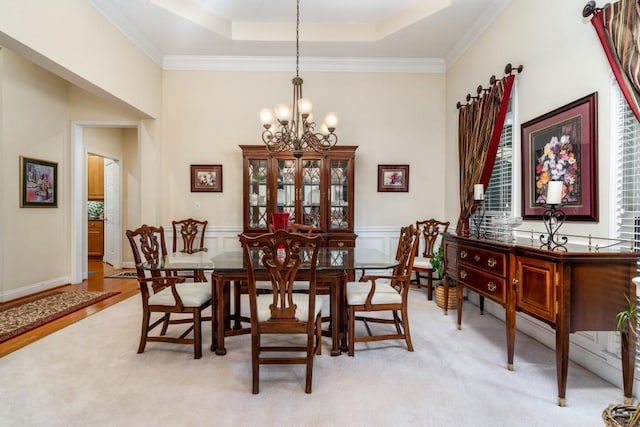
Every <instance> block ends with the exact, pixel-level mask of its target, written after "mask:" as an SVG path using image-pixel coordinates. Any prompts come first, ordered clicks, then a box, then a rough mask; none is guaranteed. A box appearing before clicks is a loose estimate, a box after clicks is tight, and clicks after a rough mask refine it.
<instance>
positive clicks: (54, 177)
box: [20, 156, 58, 208]
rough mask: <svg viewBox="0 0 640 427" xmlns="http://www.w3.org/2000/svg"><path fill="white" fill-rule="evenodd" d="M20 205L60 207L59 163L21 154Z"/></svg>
mask: <svg viewBox="0 0 640 427" xmlns="http://www.w3.org/2000/svg"><path fill="white" fill-rule="evenodd" d="M20 207H21V208H57V207H58V163H55V162H48V161H46V160H38V159H30V158H28V157H23V156H20Z"/></svg>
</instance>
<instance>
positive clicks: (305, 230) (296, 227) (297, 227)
mask: <svg viewBox="0 0 640 427" xmlns="http://www.w3.org/2000/svg"><path fill="white" fill-rule="evenodd" d="M267 228H268V229H269V233H274V232H275V231H276V229H275V227H274V226H273V224H271V223H269V225H268V226H267ZM287 231H289V232H290V233H301V234H308V235H311V234H313V225H308V224H300V223H297V222H290V223H289V224H288V225H287Z"/></svg>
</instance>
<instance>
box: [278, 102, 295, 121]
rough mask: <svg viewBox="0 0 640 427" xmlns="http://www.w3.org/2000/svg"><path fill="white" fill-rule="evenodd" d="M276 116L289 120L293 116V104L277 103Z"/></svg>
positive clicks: (281, 119)
mask: <svg viewBox="0 0 640 427" xmlns="http://www.w3.org/2000/svg"><path fill="white" fill-rule="evenodd" d="M275 110H276V117H277V118H278V120H280V121H281V122H288V121H289V119H290V118H291V105H289V104H278V105H276V109H275Z"/></svg>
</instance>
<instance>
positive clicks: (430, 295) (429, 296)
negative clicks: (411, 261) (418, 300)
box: [427, 272, 433, 301]
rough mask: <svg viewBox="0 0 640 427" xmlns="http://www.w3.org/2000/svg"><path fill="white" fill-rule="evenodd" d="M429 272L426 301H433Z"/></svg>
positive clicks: (431, 280)
mask: <svg viewBox="0 0 640 427" xmlns="http://www.w3.org/2000/svg"><path fill="white" fill-rule="evenodd" d="M431 274H432V273H431V272H427V301H432V300H433V278H432V277H431Z"/></svg>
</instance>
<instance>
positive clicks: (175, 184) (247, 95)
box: [160, 71, 445, 227]
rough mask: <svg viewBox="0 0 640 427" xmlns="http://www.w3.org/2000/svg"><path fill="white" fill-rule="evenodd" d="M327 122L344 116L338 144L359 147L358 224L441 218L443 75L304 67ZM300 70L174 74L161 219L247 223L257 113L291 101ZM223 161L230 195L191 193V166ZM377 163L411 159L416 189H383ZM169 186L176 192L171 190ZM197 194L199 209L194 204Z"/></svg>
mask: <svg viewBox="0 0 640 427" xmlns="http://www.w3.org/2000/svg"><path fill="white" fill-rule="evenodd" d="M301 76H302V77H303V79H304V86H303V91H304V95H305V97H308V98H311V99H312V100H313V102H314V112H315V114H316V117H318V116H319V120H321V119H322V115H324V113H326V112H328V111H337V112H338V114H339V117H340V123H339V125H338V130H337V134H338V137H339V141H338V144H344V145H358V146H359V148H358V150H357V152H356V177H355V185H356V200H355V204H356V211H355V213H356V218H355V224H356V226H357V227H367V226H398V225H402V224H407V223H411V222H414V221H415V220H416V219H417V218H418V217H419V218H428V217H442V216H443V214H444V208H443V206H442V203H441V202H440V201H441V200H443V199H444V189H443V187H442V185H441V182H442V176H443V174H444V162H443V160H444V139H443V138H444V111H443V109H442V105H443V103H444V99H445V90H444V89H445V86H444V85H445V78H444V75H443V74H391V73H311V72H309V73H301ZM292 77H293V73H279V72H263V73H257V72H255V73H251V72H204V71H166V72H165V79H164V87H163V93H164V103H163V114H162V116H163V118H164V120H163V127H162V140H163V149H162V159H163V163H162V164H163V170H164V171H165V172H166V173H165V174H163V178H162V181H161V182H162V187H163V191H162V192H161V193H160V195H161V197H165V199H164V201H163V212H162V221H163V223H165V224H166V223H169V222H170V221H171V219H173V218H181V217H188V216H195V217H200V218H204V219H207V220H209V222H210V223H211V224H214V225H218V226H240V225H241V224H242V200H241V198H242V187H241V184H242V170H241V169H242V159H241V152H240V149H239V148H238V145H240V144H262V140H261V133H262V126H261V125H260V121H259V111H260V109H261V108H263V107H273V105H274V104H276V103H278V102H291V101H290V99H291V97H292V91H293V87H292V84H291V79H292ZM202 163H204V164H222V165H223V186H224V191H223V192H222V193H190V192H189V189H190V184H189V165H190V164H202ZM378 164H409V165H410V185H409V192H408V193H378V192H377V165H378ZM164 189H167V190H168V191H165V190H164ZM196 201H199V202H200V204H201V206H202V208H201V211H199V212H198V211H195V210H194V204H195V202H196Z"/></svg>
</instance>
